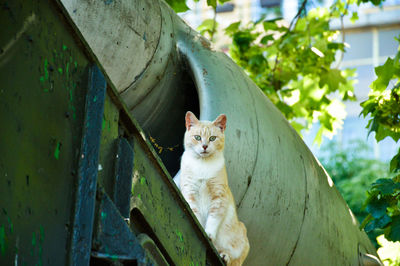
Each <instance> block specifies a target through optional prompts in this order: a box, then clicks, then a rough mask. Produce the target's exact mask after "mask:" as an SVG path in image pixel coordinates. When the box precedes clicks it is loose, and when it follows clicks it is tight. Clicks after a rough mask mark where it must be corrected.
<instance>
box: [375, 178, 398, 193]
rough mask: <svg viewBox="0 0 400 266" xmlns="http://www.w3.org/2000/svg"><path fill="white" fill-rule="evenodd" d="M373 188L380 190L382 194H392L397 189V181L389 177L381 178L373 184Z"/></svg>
mask: <svg viewBox="0 0 400 266" xmlns="http://www.w3.org/2000/svg"><path fill="white" fill-rule="evenodd" d="M372 189H375V190H378V191H379V192H380V193H381V194H382V195H391V194H392V193H393V192H394V189H395V183H394V182H393V180H392V179H389V178H380V179H378V180H376V181H375V183H373V184H372Z"/></svg>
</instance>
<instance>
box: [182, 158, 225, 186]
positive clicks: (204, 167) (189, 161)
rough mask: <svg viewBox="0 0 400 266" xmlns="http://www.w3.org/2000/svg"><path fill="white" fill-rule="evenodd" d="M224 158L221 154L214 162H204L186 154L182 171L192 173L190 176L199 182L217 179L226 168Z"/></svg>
mask: <svg viewBox="0 0 400 266" xmlns="http://www.w3.org/2000/svg"><path fill="white" fill-rule="evenodd" d="M224 165H225V162H224V157H223V155H222V154H221V155H220V156H217V157H215V158H213V159H212V160H202V159H197V158H194V157H193V156H191V154H188V153H186V152H185V153H184V154H183V156H182V166H184V167H182V169H185V170H186V171H188V172H190V176H191V177H192V178H194V179H198V180H207V179H210V178H213V177H216V176H217V175H218V173H219V172H220V171H221V170H222V168H223V167H224Z"/></svg>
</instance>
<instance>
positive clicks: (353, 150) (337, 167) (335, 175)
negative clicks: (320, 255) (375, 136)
mask: <svg viewBox="0 0 400 266" xmlns="http://www.w3.org/2000/svg"><path fill="white" fill-rule="evenodd" d="M371 153H372V152H371V148H370V147H369V146H368V145H367V144H365V143H364V142H363V141H361V140H354V141H352V142H351V143H350V144H349V146H347V147H345V148H342V147H341V146H340V145H339V144H338V143H337V142H336V141H332V142H329V143H327V144H326V145H322V147H321V155H320V156H319V159H320V161H321V163H322V165H323V166H324V168H325V169H326V171H327V172H328V173H329V175H330V177H331V178H332V180H333V181H334V183H335V186H336V187H337V189H338V190H339V192H340V193H341V195H342V196H343V198H344V199H345V201H346V202H347V204H348V205H349V207H350V209H351V210H352V211H353V213H354V215H355V216H356V217H357V220H358V221H359V222H360V223H361V222H362V221H363V220H364V219H365V218H366V217H367V215H368V212H367V210H366V209H365V208H364V207H363V204H364V202H365V201H366V200H367V194H366V193H365V192H366V191H367V190H368V188H369V186H370V184H371V183H372V182H375V181H376V180H377V179H379V178H382V177H389V176H388V172H387V170H386V164H385V163H383V162H381V161H378V160H375V159H372V158H369V157H368V154H371ZM379 234H381V232H380V230H371V231H370V232H368V235H369V237H370V239H371V240H372V241H373V242H375V241H374V240H375V238H376V236H377V235H379ZM375 244H377V243H375Z"/></svg>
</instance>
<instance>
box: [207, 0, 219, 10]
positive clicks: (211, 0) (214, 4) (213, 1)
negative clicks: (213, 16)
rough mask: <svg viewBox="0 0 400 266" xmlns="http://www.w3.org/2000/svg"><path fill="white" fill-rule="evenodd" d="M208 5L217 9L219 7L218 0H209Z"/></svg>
mask: <svg viewBox="0 0 400 266" xmlns="http://www.w3.org/2000/svg"><path fill="white" fill-rule="evenodd" d="M207 5H208V6H212V7H213V8H214V9H215V8H217V0H207Z"/></svg>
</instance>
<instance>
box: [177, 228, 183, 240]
mask: <svg viewBox="0 0 400 266" xmlns="http://www.w3.org/2000/svg"><path fill="white" fill-rule="evenodd" d="M175 234H176V235H177V236H178V238H179V241H181V242H183V235H182V233H181V232H180V231H179V230H178V229H176V230H175Z"/></svg>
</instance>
